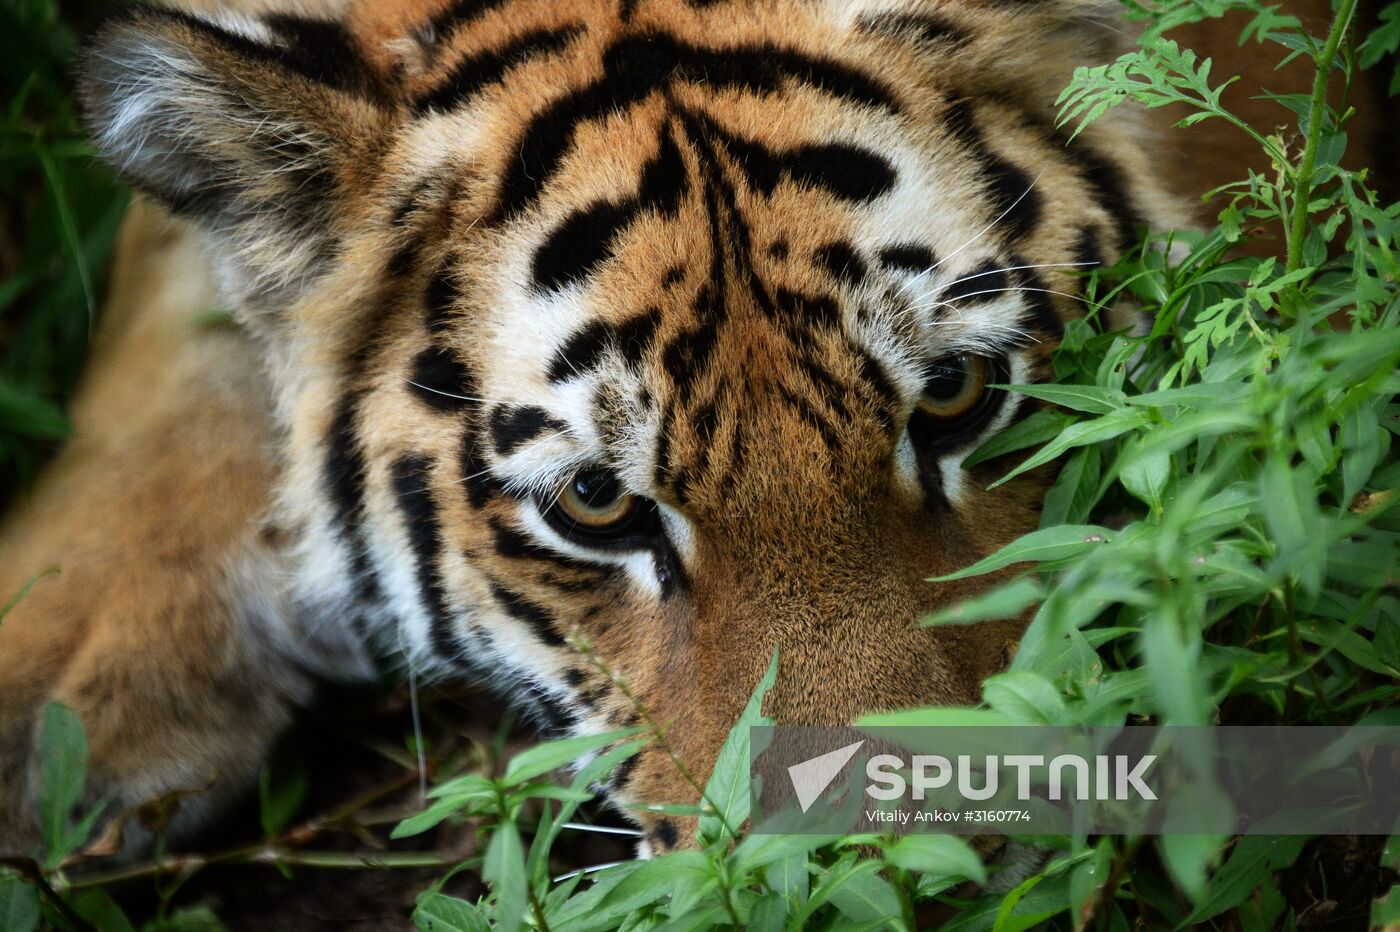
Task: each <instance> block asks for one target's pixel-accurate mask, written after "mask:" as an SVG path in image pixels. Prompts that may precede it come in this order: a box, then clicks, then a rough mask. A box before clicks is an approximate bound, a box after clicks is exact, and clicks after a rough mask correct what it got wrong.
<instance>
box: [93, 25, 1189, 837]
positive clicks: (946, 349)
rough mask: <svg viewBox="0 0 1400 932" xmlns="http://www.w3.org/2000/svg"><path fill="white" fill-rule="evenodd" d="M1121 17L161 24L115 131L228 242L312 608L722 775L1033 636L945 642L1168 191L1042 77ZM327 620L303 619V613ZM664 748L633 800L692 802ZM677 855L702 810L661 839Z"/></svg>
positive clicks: (150, 176) (562, 720)
mask: <svg viewBox="0 0 1400 932" xmlns="http://www.w3.org/2000/svg"><path fill="white" fill-rule="evenodd" d="M1106 15H1107V14H1106V13H1105V11H1104V10H1103V9H1102V8H1101V7H1100V6H1099V5H1098V4H1097V3H1087V2H1083V0H1051V2H1045V3H1036V4H1028V3H1000V2H990V0H968V2H964V3H956V4H955V3H940V2H920V0H906V2H898V0H871V2H868V3H867V2H829V3H821V2H816V0H766V2H753V3H749V2H738V0H735V2H699V0H690V2H683V0H631V2H629V0H576V2H571V3H568V4H558V3H550V2H544V0H517V2H510V0H455V2H451V3H448V2H445V0H423V2H411V0H405V2H402V3H394V4H383V3H373V2H369V0H366V2H364V3H362V4H360V5H359V6H357V7H355V8H353V9H351V10H350V12H349V13H348V15H347V16H346V17H345V18H343V19H340V20H336V21H329V20H319V19H311V18H303V17H299V16H294V15H288V14H269V15H264V16H261V17H256V18H254V17H243V16H236V15H232V14H218V15H213V14H194V13H187V12H177V11H174V10H169V9H161V8H150V7H137V8H135V9H133V10H130V11H128V12H125V13H124V14H122V15H120V16H118V17H117V18H115V19H113V20H111V21H109V22H108V23H107V24H106V25H105V26H104V27H103V28H102V29H101V30H100V31H99V33H98V34H97V36H96V38H95V40H94V41H93V42H92V43H91V44H90V46H89V48H88V50H87V52H86V55H85V56H84V59H83V66H82V75H83V81H82V84H83V94H84V99H85V108H86V113H87V118H88V121H89V124H90V126H91V129H92V132H93V135H94V138H95V139H96V141H97V144H98V146H99V149H100V150H101V152H102V153H103V154H104V156H105V158H106V159H107V160H108V161H109V162H110V163H111V164H112V165H113V166H115V167H116V169H117V170H118V171H119V172H120V173H121V174H122V175H123V176H124V177H125V178H127V179H128V180H130V181H131V182H132V183H133V184H134V185H136V186H137V187H138V188H140V189H142V190H144V191H146V192H148V193H150V194H151V195H152V196H154V197H155V198H157V199H158V200H160V201H161V202H163V203H164V204H165V205H167V206H168V207H170V208H171V209H172V210H173V211H174V212H175V213H176V214H178V215H181V216H183V217H185V218H188V219H189V221H191V222H193V223H195V224H196V225H198V226H199V227H200V228H201V229H202V230H204V231H205V233H206V234H207V240H208V242H209V254H210V259H211V263H212V265H213V267H214V269H215V270H216V272H217V275H218V278H219V281H220V282H221V285H222V288H223V292H224V294H225V295H226V296H227V300H228V301H229V303H230V305H231V307H232V308H233V310H234V312H235V314H236V316H237V318H238V320H239V321H240V322H241V323H242V325H243V326H244V327H245V328H246V329H247V330H248V332H249V333H250V334H251V338H252V339H254V340H256V341H258V343H259V344H260V345H261V346H263V347H264V348H265V356H266V358H267V360H268V365H269V369H270V371H271V373H272V376H273V379H274V382H275V385H276V396H277V397H276V399H275V403H276V408H277V411H278V414H279V417H280V423H281V424H282V425H283V430H284V436H285V446H284V458H285V463H284V479H283V482H282V485H281V489H280V496H279V505H278V507H277V512H276V514H275V515H274V516H272V520H274V521H275V522H276V523H277V524H278V525H279V526H280V527H281V528H282V529H283V530H285V531H286V532H287V537H288V539H289V541H290V543H289V544H288V545H287V547H286V553H285V560H286V574H285V575H286V577H287V578H288V579H290V580H291V582H290V583H288V585H289V586H290V588H291V590H292V595H293V598H292V603H293V604H294V605H295V606H296V607H297V609H298V613H299V617H304V618H305V619H320V620H321V623H327V620H329V623H332V624H335V625H338V626H341V627H343V628H344V629H345V630H347V631H356V632H359V633H360V634H361V635H362V636H364V637H366V638H370V639H373V638H376V637H377V638H379V639H380V640H381V641H383V642H385V643H387V644H389V645H391V646H394V647H402V648H403V649H404V650H405V652H406V655H407V656H408V657H409V662H411V663H412V664H413V665H414V666H415V667H416V668H417V669H419V670H427V671H431V672H433V673H435V674H438V675H452V674H453V673H454V672H457V671H469V672H472V673H473V674H476V675H481V674H484V675H486V676H488V677H490V678H491V679H493V680H494V681H496V682H497V683H498V684H500V685H501V686H502V687H503V689H504V690H505V691H506V692H507V693H508V694H510V695H512V696H514V697H516V698H517V699H519V700H520V701H522V702H523V703H525V704H526V705H528V706H529V707H530V708H532V709H534V710H535V711H536V712H537V713H538V716H539V718H540V719H541V721H542V722H543V723H544V724H545V725H547V726H550V727H553V728H555V729H558V730H561V731H565V732H571V733H583V732H592V731H600V730H605V729H610V728H615V727H619V726H625V725H629V724H634V723H636V722H638V721H639V720H641V719H643V718H645V719H646V720H647V721H650V722H654V723H655V724H657V725H658V726H659V727H660V728H661V729H662V731H663V732H664V733H665V734H666V737H667V745H668V748H669V750H670V752H673V753H674V755H675V758H678V759H679V760H680V761H681V762H683V763H684V764H685V765H686V766H687V768H688V769H689V770H691V771H693V772H695V773H703V772H705V771H706V770H708V768H709V767H710V766H711V762H712V761H713V759H714V755H715V753H716V752H717V750H718V747H719V745H720V743H721V742H722V740H723V738H724V736H725V734H726V732H727V730H728V727H729V726H730V724H731V723H732V722H733V720H734V719H735V717H736V715H737V714H738V711H739V709H740V708H741V707H742V706H743V704H744V702H745V700H746V699H747V697H748V696H749V695H750V693H751V691H752V690H753V689H754V687H755V684H756V683H757V682H758V680H759V678H760V677H761V675H762V673H763V671H764V669H765V668H766V667H767V665H768V664H769V661H770V658H771V657H772V655H773V653H774V650H775V649H777V650H778V652H779V655H780V658H781V660H780V664H781V672H780V675H779V679H778V682H777V686H776V687H775V688H774V690H773V691H772V693H771V696H770V700H769V703H768V707H767V711H768V712H769V713H770V714H771V715H773V716H774V717H775V718H776V719H777V720H778V721H780V722H800V723H842V722H848V721H850V720H851V719H852V718H853V717H855V716H856V715H858V714H860V713H863V712H867V711H871V710H877V709H890V708H897V707H906V706H913V705H921V704H931V703H952V704H961V703H968V702H972V701H975V700H976V699H977V698H978V695H979V683H980V681H981V680H982V678H984V677H985V676H987V675H988V674H989V673H991V672H992V671H994V670H996V669H997V668H999V667H1000V666H1001V665H1003V664H1004V663H1005V661H1006V659H1007V656H1008V652H1009V650H1010V649H1011V647H1012V645H1013V644H1014V641H1015V638H1016V637H1017V634H1018V631H1019V627H1018V624H1017V623H1016V622H1015V621H1008V622H1002V623H991V624H985V625H979V626H973V627H963V628H958V627H938V628H925V627H921V626H920V624H919V622H920V619H921V618H922V617H924V616H925V615H926V614H927V613H928V612H929V611H930V610H933V609H936V608H938V607H940V606H947V605H949V604H951V603H953V602H955V601H957V600H959V599H961V598H964V597H966V596H968V595H969V594H972V592H973V591H975V590H974V589H972V588H969V587H968V584H964V583H932V582H929V579H930V578H931V577H936V576H939V575H941V574H946V573H949V572H951V571H953V570H956V569H958V568H960V567H963V566H965V565H967V564H969V563H971V562H973V561H975V560H977V559H978V558H980V557H982V556H985V555H987V554H988V553H990V552H992V551H994V550H996V549H997V548H998V547H1000V546H1001V545H1003V544H1004V543H1006V542H1007V541H1009V540H1010V539H1012V538H1013V537H1015V536H1017V535H1019V534H1021V533H1024V532H1026V531H1028V530H1030V529H1032V528H1033V527H1034V526H1035V525H1036V523H1037V520H1038V513H1039V507H1040V504H1039V503H1040V500H1041V497H1042V495H1043V494H1044V491H1045V488H1046V483H1047V482H1048V478H1049V477H1047V476H1046V475H1045V474H1044V473H1043V472H1039V473H1032V474H1029V475H1027V476H1025V477H1023V478H1021V479H1019V480H1017V481H1013V482H1011V483H1009V484H1007V485H1004V486H1001V487H999V488H997V489H996V490H995V491H988V490H987V486H988V485H989V484H990V483H992V482H993V481H994V480H995V479H997V478H998V477H999V476H1001V475H1002V474H1003V473H1004V472H1005V471H1006V470H1007V469H1008V467H1009V465H1010V464H1009V463H1008V461H1007V459H1006V458H1002V459H999V460H992V461H989V462H984V463H981V464H979V465H976V466H973V467H971V468H964V464H963V461H964V459H965V458H966V457H967V455H968V454H969V453H970V452H971V451H972V450H974V449H975V448H977V447H978V446H979V445H980V444H981V443H982V442H983V441H985V440H986V439H987V438H988V437H989V436H990V435H991V434H992V433H994V432H996V431H998V430H1000V429H1003V428H1005V427H1007V426H1008V425H1010V424H1012V423H1014V422H1016V421H1017V420H1018V419H1021V418H1024V417H1026V416H1027V415H1028V414H1030V413H1031V412H1032V411H1033V410H1034V409H1035V407H1036V406H1035V404H1034V403H1033V402H1030V401H1029V400H1028V399H1025V398H1023V397H1021V396H1017V395H1014V394H1011V393H1008V392H1005V391H1002V390H1000V389H998V388H996V387H995V386H999V385H1004V384H1007V383H1026V382H1034V381H1037V380H1043V379H1046V378H1048V377H1049V375H1050V374H1051V373H1050V368H1049V354H1050V350H1051V349H1052V347H1053V346H1054V345H1055V344H1056V342H1057V340H1058V339H1059V337H1060V335H1061V331H1062V327H1063V322H1064V321H1065V320H1067V319H1068V318H1069V317H1071V316H1074V315H1076V314H1078V313H1079V312H1080V307H1079V305H1078V303H1077V301H1076V299H1075V298H1074V297H1073V293H1074V292H1075V291H1076V274H1075V273H1076V272H1077V271H1080V270H1083V269H1086V268H1092V267H1093V266H1095V265H1097V264H1101V263H1105V262H1108V261H1111V260H1112V259H1113V258H1115V257H1116V256H1117V255H1118V254H1119V253H1120V252H1121V251H1122V250H1123V249H1125V248H1127V247H1128V246H1129V245H1130V244H1131V243H1132V241H1133V239H1134V228H1135V226H1136V225H1138V224H1140V223H1144V222H1154V221H1157V220H1158V219H1159V218H1162V217H1164V216H1167V213H1166V212H1167V208H1166V207H1165V206H1164V204H1165V202H1164V200H1163V199H1162V198H1161V197H1160V196H1159V195H1158V194H1157V193H1155V192H1154V191H1153V189H1152V186H1151V184H1150V183H1149V182H1148V181H1147V180H1146V177H1147V171H1146V168H1145V166H1144V160H1143V158H1142V156H1141V153H1140V152H1139V151H1138V148H1137V146H1138V143H1137V142H1136V141H1135V140H1136V138H1137V136H1138V133H1139V130H1138V129H1137V127H1136V126H1135V125H1134V124H1133V123H1132V122H1131V121H1130V120H1127V119H1115V118H1110V119H1106V120H1104V121H1103V122H1102V123H1101V124H1100V125H1097V126H1096V127H1094V128H1093V131H1091V132H1089V133H1086V134H1085V136H1084V137H1082V138H1081V139H1079V140H1076V141H1075V142H1074V144H1073V146H1068V143H1069V138H1068V134H1067V133H1066V132H1064V131H1063V130H1061V129H1059V128H1057V127H1056V125H1055V123H1054V121H1053V100H1054V96H1055V94H1056V93H1057V91H1058V90H1059V89H1060V87H1062V86H1063V84H1064V83H1065V82H1066V80H1067V78H1068V75H1069V73H1070V71H1071V69H1072V67H1073V66H1074V65H1075V64H1079V63H1082V62H1084V61H1087V60H1091V59H1093V58H1095V57H1101V56H1102V55H1103V54H1104V52H1105V49H1104V48H1103V44H1104V36H1105V35H1108V34H1110V30H1107V29H1105V25H1106ZM308 623H310V622H308ZM675 758H673V757H672V756H671V754H669V753H665V752H663V751H662V750H660V749H659V748H657V747H653V748H652V749H651V750H648V751H646V752H644V753H643V754H642V755H641V756H640V757H638V758H636V759H635V760H634V761H633V762H632V763H631V764H630V765H629V766H625V767H623V768H621V769H620V770H619V771H618V772H617V773H614V774H613V775H612V777H611V780H610V789H611V793H612V795H613V797H614V798H615V799H622V800H626V799H646V800H649V801H663V802H664V801H677V800H682V799H685V798H687V797H691V796H693V792H694V791H693V790H692V789H690V788H689V787H688V785H687V784H686V782H685V781H684V779H683V777H682V775H681V774H680V772H679V768H678V767H677V764H676V759H675ZM649 828H650V833H651V840H652V843H653V844H654V845H656V846H659V847H668V846H671V845H673V844H675V843H676V841H677V835H678V833H677V831H676V827H675V825H674V824H672V823H670V822H667V821H666V820H664V819H662V820H658V821H653V822H651V823H649Z"/></svg>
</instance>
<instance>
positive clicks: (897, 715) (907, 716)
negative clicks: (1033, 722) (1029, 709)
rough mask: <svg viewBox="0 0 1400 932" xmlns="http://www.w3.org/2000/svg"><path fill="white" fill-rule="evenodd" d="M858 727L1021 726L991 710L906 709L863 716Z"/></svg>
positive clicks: (937, 707) (940, 707)
mask: <svg viewBox="0 0 1400 932" xmlns="http://www.w3.org/2000/svg"><path fill="white" fill-rule="evenodd" d="M856 724H857V725H863V726H870V727H885V728H908V727H916V726H917V727H922V726H928V727H937V728H968V727H976V728H1002V727H1005V726H1007V725H1016V724H1018V723H1017V722H1015V721H1014V720H1012V719H1010V718H1007V717H1006V716H1005V715H1003V714H1001V713H1000V712H993V711H991V710H988V709H959V708H953V707H948V706H936V707H930V708H927V709H906V710H904V711H902V712H876V713H873V714H870V715H862V716H861V717H860V718H858V719H857V720H856Z"/></svg>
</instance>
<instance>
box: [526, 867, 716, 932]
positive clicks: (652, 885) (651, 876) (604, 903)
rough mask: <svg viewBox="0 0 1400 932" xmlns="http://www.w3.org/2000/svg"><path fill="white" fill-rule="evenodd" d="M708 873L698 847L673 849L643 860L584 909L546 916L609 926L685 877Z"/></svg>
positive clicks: (573, 924)
mask: <svg viewBox="0 0 1400 932" xmlns="http://www.w3.org/2000/svg"><path fill="white" fill-rule="evenodd" d="M711 875H712V869H711V866H710V861H709V859H708V858H707V857H705V855H704V853H703V852H700V851H673V852H671V853H669V854H664V855H661V856H660V857H656V858H652V859H651V860H649V861H643V862H641V864H640V865H639V866H638V867H637V868H636V869H635V870H633V871H632V872H630V873H629V874H628V875H627V876H626V877H624V878H623V879H622V880H621V881H620V882H619V883H617V884H616V885H614V886H613V887H611V888H610V889H609V890H608V892H607V894H606V895H604V896H603V897H602V898H601V899H599V900H598V901H597V902H595V903H593V904H592V905H591V906H589V908H588V909H587V911H586V912H584V913H582V914H578V915H571V914H570V913H569V911H568V910H567V909H566V910H565V911H564V912H561V913H560V914H559V915H558V916H556V917H552V918H551V919H550V925H551V926H554V925H560V926H561V927H563V928H569V929H576V930H579V932H583V930H587V929H607V928H613V927H614V926H615V923H616V922H617V920H619V919H621V918H623V917H624V916H628V915H631V914H633V913H636V912H637V911H638V910H640V909H642V908H643V907H644V906H648V905H650V904H659V903H663V902H665V901H666V900H667V899H668V898H669V897H670V896H671V891H672V888H673V887H674V886H675V885H676V884H678V883H681V882H684V881H687V880H695V879H702V880H703V879H704V878H707V877H709V876H711Z"/></svg>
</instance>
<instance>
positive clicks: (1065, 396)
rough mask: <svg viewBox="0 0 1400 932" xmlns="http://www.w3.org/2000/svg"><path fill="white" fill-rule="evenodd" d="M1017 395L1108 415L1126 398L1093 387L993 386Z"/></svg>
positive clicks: (1120, 405)
mask: <svg viewBox="0 0 1400 932" xmlns="http://www.w3.org/2000/svg"><path fill="white" fill-rule="evenodd" d="M992 387H993V388H1004V389H1006V390H1008V391H1013V392H1016V393H1017V394H1018V395H1029V396H1030V397H1032V398H1039V399H1040V400H1041V401H1048V402H1050V403H1051V404H1057V405H1060V406H1062V407H1065V408H1069V409H1071V410H1074V411H1084V412H1087V413H1089V414H1108V413H1110V412H1113V411H1117V410H1118V409H1120V408H1122V407H1123V405H1124V404H1125V403H1126V402H1127V396H1126V395H1124V394H1123V392H1122V391H1120V390H1119V389H1116V388H1101V387H1098V386H1095V385H995V386H992Z"/></svg>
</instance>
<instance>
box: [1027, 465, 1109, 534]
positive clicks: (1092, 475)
mask: <svg viewBox="0 0 1400 932" xmlns="http://www.w3.org/2000/svg"><path fill="white" fill-rule="evenodd" d="M1102 459H1103V454H1101V453H1100V452H1099V448H1098V447H1097V446H1087V447H1080V448H1079V449H1078V450H1075V451H1074V453H1072V454H1070V457H1069V459H1067V460H1065V464H1064V465H1063V466H1061V467H1060V474H1059V475H1058V476H1056V477H1055V484H1054V485H1052V486H1051V487H1050V491H1049V492H1047V493H1046V495H1045V505H1044V507H1043V508H1041V510H1040V526H1041V527H1051V526H1053V525H1056V524H1079V523H1081V522H1083V521H1085V520H1086V519H1087V518H1088V517H1089V512H1090V510H1091V509H1092V508H1093V506H1094V504H1095V503H1096V502H1097V494H1098V488H1099V477H1100V474H1101V472H1102V467H1101V462H1102Z"/></svg>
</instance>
